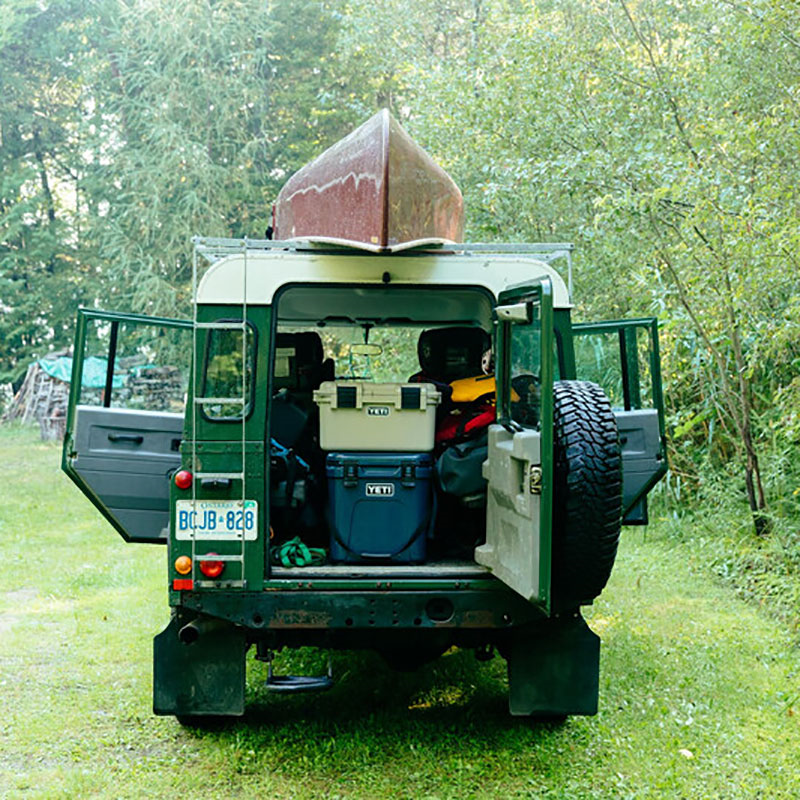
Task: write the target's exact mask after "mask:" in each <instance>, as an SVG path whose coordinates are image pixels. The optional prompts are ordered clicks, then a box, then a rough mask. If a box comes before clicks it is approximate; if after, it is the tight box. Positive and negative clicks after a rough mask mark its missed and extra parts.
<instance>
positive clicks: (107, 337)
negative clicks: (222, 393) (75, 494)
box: [62, 309, 192, 543]
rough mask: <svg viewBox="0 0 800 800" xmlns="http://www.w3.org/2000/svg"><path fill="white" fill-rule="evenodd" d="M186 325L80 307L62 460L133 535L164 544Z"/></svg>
mask: <svg viewBox="0 0 800 800" xmlns="http://www.w3.org/2000/svg"><path fill="white" fill-rule="evenodd" d="M191 332H192V323H191V321H186V320H175V319H159V318H155V317H144V316H138V315H134V314H114V313H110V312H104V311H94V310H89V309H80V310H79V312H78V327H77V332H76V337H75V350H74V356H73V364H72V380H71V384H70V401H69V407H68V410H67V430H66V436H65V437H64V450H63V457H62V468H63V469H64V471H65V472H66V473H67V475H69V477H70V478H71V479H72V480H73V481H74V482H75V484H77V486H78V487H79V488H80V489H81V491H82V492H83V493H84V494H85V495H86V496H87V497H88V498H89V499H90V500H91V501H92V503H94V505H95V506H96V507H97V508H98V510H99V511H100V512H101V513H102V514H103V516H104V517H105V518H106V519H107V520H108V521H109V522H110V523H111V524H112V525H113V526H114V528H115V529H116V530H117V531H118V533H119V534H120V535H121V536H122V537H123V539H125V540H126V541H129V542H155V543H161V542H166V539H167V535H166V534H167V531H166V529H167V526H168V524H169V488H170V477H171V475H172V473H173V472H174V470H176V469H177V468H178V467H179V466H180V445H181V439H182V437H183V419H184V413H183V411H184V405H185V402H186V392H187V387H188V379H189V370H190V358H191V352H192V348H191V338H190V337H191Z"/></svg>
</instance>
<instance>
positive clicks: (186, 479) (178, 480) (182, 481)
mask: <svg viewBox="0 0 800 800" xmlns="http://www.w3.org/2000/svg"><path fill="white" fill-rule="evenodd" d="M175 485H176V486H177V487H178V488H179V489H191V487H192V473H191V472H189V470H188V469H180V470H178V471H177V472H176V473H175Z"/></svg>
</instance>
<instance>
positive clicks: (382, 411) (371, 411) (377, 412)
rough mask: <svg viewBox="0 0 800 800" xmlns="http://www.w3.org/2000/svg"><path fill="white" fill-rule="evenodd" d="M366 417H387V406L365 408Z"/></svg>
mask: <svg viewBox="0 0 800 800" xmlns="http://www.w3.org/2000/svg"><path fill="white" fill-rule="evenodd" d="M367 416H368V417H388V416H389V406H367Z"/></svg>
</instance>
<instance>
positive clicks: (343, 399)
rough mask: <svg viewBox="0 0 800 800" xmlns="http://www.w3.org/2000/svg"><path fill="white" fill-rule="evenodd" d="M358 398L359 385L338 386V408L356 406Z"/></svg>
mask: <svg viewBox="0 0 800 800" xmlns="http://www.w3.org/2000/svg"><path fill="white" fill-rule="evenodd" d="M357 399H358V387H356V386H337V387H336V405H337V407H338V408H355V407H356V405H357Z"/></svg>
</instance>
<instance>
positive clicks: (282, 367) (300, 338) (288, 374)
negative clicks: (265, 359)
mask: <svg viewBox="0 0 800 800" xmlns="http://www.w3.org/2000/svg"><path fill="white" fill-rule="evenodd" d="M322 358H323V349H322V339H321V338H320V335H319V334H318V333H315V332H314V331H303V332H301V333H279V334H278V335H277V336H276V337H275V376H274V377H275V380H274V388H275V389H289V390H295V391H298V390H299V391H311V390H313V389H315V388H317V387H316V386H315V385H314V384H315V383H317V382H318V380H319V376H320V368H321V366H322Z"/></svg>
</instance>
